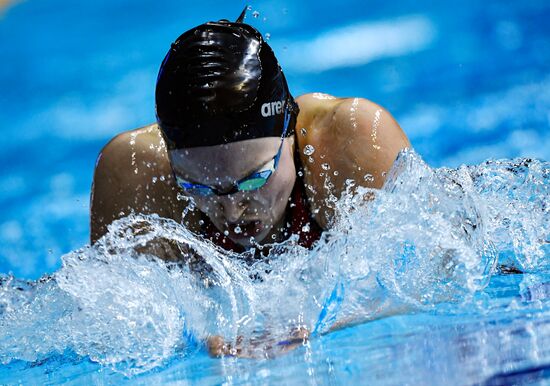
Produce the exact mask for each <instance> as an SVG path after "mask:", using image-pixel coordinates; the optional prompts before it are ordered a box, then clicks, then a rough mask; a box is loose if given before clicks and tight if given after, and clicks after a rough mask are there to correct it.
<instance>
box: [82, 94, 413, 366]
mask: <svg viewBox="0 0 550 386" xmlns="http://www.w3.org/2000/svg"><path fill="white" fill-rule="evenodd" d="M296 102H297V103H298V104H299V106H300V114H299V116H298V120H297V123H296V129H295V130H296V133H295V136H294V137H293V138H288V139H285V141H284V144H283V149H282V155H281V159H280V162H279V165H278V167H277V169H276V171H275V173H274V174H273V175H272V176H271V178H270V179H269V181H268V183H267V184H266V185H265V186H263V187H262V188H260V189H258V190H256V191H254V192H238V193H235V194H232V195H228V196H221V197H209V198H205V197H198V196H193V197H192V198H193V200H194V202H195V204H196V207H197V208H198V209H199V210H195V211H192V212H190V213H188V214H187V215H186V217H185V219H184V220H183V223H184V224H185V225H186V226H187V227H188V228H189V229H190V230H192V231H195V232H198V231H199V230H200V220H201V215H200V211H202V212H203V213H205V214H206V215H207V216H208V217H209V218H210V220H211V221H212V222H213V224H214V225H215V226H216V227H217V228H218V229H219V230H220V232H224V231H227V232H228V237H229V238H230V239H232V240H233V241H234V242H236V243H237V244H241V245H243V246H248V245H249V244H250V242H251V241H250V237H254V239H255V242H258V243H262V242H270V241H272V240H273V239H272V237H274V238H275V239H277V238H278V237H279V236H280V231H279V229H280V228H281V227H282V225H283V224H282V220H283V219H284V216H285V210H286V208H287V203H288V198H289V196H290V194H291V191H292V188H293V186H294V183H295V181H296V165H295V164H294V158H293V154H294V151H295V150H296V151H298V153H299V154H300V162H301V164H302V165H303V167H304V176H303V180H304V183H305V185H306V194H307V198H308V201H309V203H310V210H311V212H312V213H313V217H314V219H315V221H317V223H318V224H319V225H320V226H321V227H322V228H325V229H326V228H328V227H329V224H330V221H331V218H332V216H333V212H332V209H331V207H330V205H327V200H328V198H329V197H331V196H334V197H339V196H340V195H341V193H342V192H343V191H344V189H345V181H346V180H348V179H352V180H354V181H355V182H356V184H357V185H361V186H365V187H369V188H380V187H382V185H383V184H384V180H385V173H387V172H388V171H389V169H390V168H391V166H392V164H393V161H394V160H395V158H396V156H397V154H398V152H399V151H400V150H401V149H403V148H406V147H410V143H409V141H408V139H407V137H406V135H405V133H404V132H403V131H402V130H401V128H400V127H399V125H398V124H397V122H396V121H395V120H394V119H393V117H392V116H391V115H390V114H389V113H388V112H387V111H386V110H384V109H383V108H382V107H380V106H378V105H377V104H375V103H373V102H370V101H368V100H366V99H362V98H335V97H332V96H330V95H326V94H318V93H314V94H306V95H302V96H300V97H299V98H297V99H296ZM279 145H280V139H278V138H261V139H255V140H247V141H240V142H235V143H231V144H228V145H220V146H210V147H207V148H206V147H205V148H193V149H187V151H186V150H176V151H170V152H169V151H167V149H166V145H165V143H164V140H163V138H162V135H161V133H160V131H159V128H158V127H157V125H156V124H152V125H149V126H146V127H142V128H139V129H135V130H131V131H128V132H125V133H121V134H119V135H117V136H116V137H115V138H113V139H112V140H111V141H110V142H109V143H108V144H107V145H106V146H105V147H104V148H103V150H102V151H101V153H100V155H99V157H98V160H97V164H96V169H95V174H94V182H93V186H92V194H91V216H90V221H91V235H90V238H91V242H92V243H95V242H96V241H97V240H98V239H99V238H100V237H101V236H102V235H104V234H105V233H106V231H107V226H108V225H109V224H110V223H111V222H113V221H114V220H116V219H118V218H121V217H124V216H127V215H128V214H130V213H143V214H158V215H159V216H161V217H165V218H171V219H173V220H175V221H177V222H179V223H181V222H182V213H183V211H184V209H185V208H186V206H187V205H188V203H187V201H186V200H182V199H181V195H182V194H185V192H183V191H182V190H181V189H180V188H179V187H178V185H177V184H176V181H175V178H174V174H173V173H174V172H175V173H177V174H178V175H179V176H180V177H182V178H184V179H187V180H189V182H195V183H201V184H204V185H210V186H212V187H214V188H216V189H218V190H220V191H226V190H229V189H230V187H231V186H232V185H233V183H234V182H235V181H237V180H240V179H241V178H242V177H244V176H246V175H248V174H249V173H250V172H252V171H254V170H256V169H257V168H258V167H260V166H262V165H263V164H265V163H266V162H267V161H269V160H270V159H271V158H273V156H274V155H275V154H276V152H277V149H278V146H279ZM309 146H312V147H313V149H314V150H313V152H311V150H309V151H305V152H304V149H306V147H307V148H308V149H309ZM295 147H297V149H295ZM305 153H307V154H305ZM172 166H173V167H174V169H175V170H174V171H173V170H172ZM327 182H328V183H327ZM300 183H301V182H300ZM237 226H239V227H240V228H241V232H237V231H236V230H235V228H236V227H237ZM174 250H175V251H176V252H174ZM148 252H149V253H153V254H155V255H157V256H159V257H160V258H163V259H166V260H178V259H179V256H178V252H179V250H178V249H174V248H171V247H170V245H169V240H168V243H163V242H158V243H156V244H155V245H154V246H152V247H151V248H150V249H149V250H148ZM308 337H309V333H308V331H307V330H305V329H303V328H300V329H298V330H296V331H295V332H292V331H291V332H289V339H287V340H286V341H284V342H279V343H273V342H271V341H270V340H269V339H267V340H266V341H265V342H264V341H257V342H247V343H246V344H244V341H243V340H242V339H240V340H239V339H238V340H237V342H236V343H235V344H233V343H231V342H229V343H228V342H226V341H225V340H224V338H223V337H220V336H211V337H210V338H209V339H208V340H207V347H208V350H209V352H210V354H211V355H213V356H223V355H236V356H255V355H258V352H260V355H261V356H262V357H263V356H264V354H265V353H266V352H268V353H272V354H274V355H275V354H277V353H283V352H286V351H288V350H290V349H292V348H295V347H299V346H300V345H301V344H303V342H305V341H306V340H307V339H308ZM258 349H260V350H259V351H258Z"/></svg>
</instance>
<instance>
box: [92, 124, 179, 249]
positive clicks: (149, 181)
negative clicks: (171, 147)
mask: <svg viewBox="0 0 550 386" xmlns="http://www.w3.org/2000/svg"><path fill="white" fill-rule="evenodd" d="M136 133H138V135H137V136H136ZM151 146H153V149H151V148H150V147H151ZM184 205H185V204H184V203H182V202H181V201H178V199H177V187H176V185H175V182H174V181H173V177H172V173H171V170H170V166H169V162H168V157H167V155H166V150H165V148H164V147H163V146H162V144H161V143H160V142H159V139H158V138H157V136H155V134H154V133H151V132H149V131H147V130H144V129H138V130H134V131H130V132H126V133H122V134H119V135H118V136H116V137H115V138H113V139H112V140H111V141H110V142H109V143H108V144H107V145H106V146H105V147H104V148H103V150H102V151H101V153H100V154H99V157H98V160H97V163H96V168H95V172H94V180H93V185H92V192H91V197H90V229H91V232H90V239H91V242H92V243H95V242H96V241H97V240H98V239H99V238H100V237H101V236H103V235H104V234H105V233H106V232H107V226H108V225H109V224H110V223H112V222H113V221H114V220H116V219H118V218H122V217H125V216H127V215H129V214H130V213H142V214H153V213H156V214H158V215H159V216H161V217H164V218H172V219H174V220H176V221H178V222H180V221H181V213H182V211H183V207H184Z"/></svg>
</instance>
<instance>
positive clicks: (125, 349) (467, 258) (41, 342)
mask: <svg viewBox="0 0 550 386" xmlns="http://www.w3.org/2000/svg"><path fill="white" fill-rule="evenodd" d="M549 170H550V169H549V165H548V163H546V162H541V161H535V160H503V161H488V162H486V163H483V164H480V165H477V166H470V167H467V166H464V167H461V168H458V169H446V168H441V169H432V168H430V167H429V166H428V165H426V164H425V163H424V162H423V161H422V159H421V158H420V157H419V156H418V155H417V154H416V153H414V152H413V151H404V152H402V153H400V155H399V157H398V159H397V160H396V162H395V164H394V166H393V168H392V170H391V172H390V173H389V174H388V177H387V181H386V184H385V186H384V188H383V189H382V190H373V189H366V188H361V187H358V186H357V184H356V182H355V181H348V182H347V184H346V185H347V187H348V189H347V192H346V194H344V195H343V196H342V198H340V199H339V200H337V201H336V202H334V203H331V205H333V206H334V207H335V209H336V214H337V215H336V219H335V221H334V223H333V225H332V227H331V230H330V231H327V232H325V233H324V234H323V237H322V239H321V240H320V241H319V242H318V243H317V245H316V246H315V247H314V248H313V249H312V250H307V249H304V248H302V247H300V246H299V245H297V238H296V237H291V238H290V239H289V240H287V241H286V242H284V243H281V244H274V245H273V247H272V249H271V251H270V252H269V254H268V256H267V258H266V259H265V260H254V251H249V252H247V253H244V254H241V255H238V254H233V253H230V252H227V251H224V250H221V249H219V248H217V247H216V246H214V245H212V244H211V243H210V242H208V241H206V240H203V239H202V238H200V237H196V236H195V235H193V234H192V233H190V232H189V231H188V230H187V229H186V228H185V227H183V226H181V225H179V224H177V223H175V222H174V221H171V220H167V219H162V218H159V217H157V216H138V215H131V216H129V217H126V218H124V219H121V220H118V221H116V222H114V223H113V224H111V226H110V227H109V232H108V233H107V234H106V235H105V236H104V237H103V238H102V239H101V240H100V241H99V242H97V243H96V244H95V245H94V246H93V247H89V246H88V247H84V248H82V249H79V250H76V251H74V252H71V253H69V254H67V255H65V256H63V267H62V268H61V269H60V270H59V271H58V272H56V273H55V274H54V275H52V276H51V277H44V278H43V279H41V280H39V281H36V282H32V281H29V282H27V281H22V280H18V279H15V278H13V277H10V276H2V277H1V278H0V327H1V328H0V361H1V362H2V363H9V362H10V361H12V360H15V359H20V360H25V361H30V362H35V361H38V360H41V359H43V358H46V357H48V356H51V355H53V354H56V353H60V354H62V353H65V352H67V351H72V352H74V353H76V354H77V355H79V356H82V357H88V358H90V359H91V360H93V361H96V362H99V363H101V364H103V365H108V366H111V367H113V368H115V369H116V370H118V371H121V372H123V373H124V374H127V375H132V374H136V373H140V372H143V371H147V370H149V369H152V368H155V367H158V366H160V365H162V364H163V363H165V362H166V361H167V360H169V359H170V358H173V357H174V356H184V355H186V353H187V352H188V350H193V349H194V348H195V347H197V346H196V342H202V341H204V340H205V339H206V338H207V337H208V336H210V335H221V336H223V337H224V338H225V339H226V340H228V341H233V342H235V341H236V340H237V339H238V337H239V336H243V337H245V338H246V339H245V340H246V342H247V344H248V348H249V351H250V353H251V354H262V353H263V352H264V351H265V350H266V347H277V342H279V341H282V340H286V339H287V338H288V337H289V334H291V331H293V330H294V329H296V328H299V327H302V328H306V329H308V330H309V331H310V332H311V333H312V334H313V335H316V334H324V333H327V332H328V331H329V330H331V329H333V328H337V327H339V326H342V325H346V324H350V323H360V322H364V321H366V320H372V319H376V318H380V317H384V316H387V315H392V314H395V313H399V312H409V311H414V310H429V309H433V308H434V307H436V304H438V303H440V302H455V303H459V304H460V303H463V304H468V302H469V300H470V299H471V298H472V297H473V296H474V295H475V294H476V293H477V292H478V291H479V290H480V289H482V288H484V286H486V284H487V283H488V281H489V280H490V277H491V275H492V274H493V272H494V270H495V266H496V264H497V261H498V260H499V259H500V260H501V262H502V261H504V262H506V263H507V264H514V265H515V266H517V267H518V268H521V269H523V270H528V271H537V270H538V271H541V270H548V268H549V267H548V263H547V260H548V259H547V257H548V239H549V235H548V232H549V231H548V229H549V227H548V225H549V224H548V222H549V218H550V216H549V214H548V210H549V209H548V202H550V201H549V200H548V198H549V191H548V186H549V185H548V182H549V181H548V180H549ZM373 197H375V199H374V200H373ZM158 254H162V255H164V256H166V257H167V258H171V259H173V260H178V259H179V261H178V262H177V263H164V262H160V261H158V260H157V259H155V258H154V255H158ZM197 256H202V257H203V258H202V259H199V258H197Z"/></svg>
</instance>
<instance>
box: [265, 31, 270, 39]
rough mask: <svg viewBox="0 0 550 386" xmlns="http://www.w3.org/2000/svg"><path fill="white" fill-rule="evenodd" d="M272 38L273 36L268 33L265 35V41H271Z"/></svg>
mask: <svg viewBox="0 0 550 386" xmlns="http://www.w3.org/2000/svg"><path fill="white" fill-rule="evenodd" d="M270 38H271V34H270V33H269V32H268V33H266V34H265V40H269V39H270Z"/></svg>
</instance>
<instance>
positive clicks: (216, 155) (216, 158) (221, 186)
mask: <svg viewBox="0 0 550 386" xmlns="http://www.w3.org/2000/svg"><path fill="white" fill-rule="evenodd" d="M280 145H281V140H280V139H279V138H275V137H273V138H256V139H250V140H245V141H238V142H233V143H229V144H226V145H216V146H207V147H196V148H188V149H179V150H171V151H170V152H169V155H170V160H171V162H172V167H173V169H174V173H175V174H176V175H177V176H179V177H180V178H182V179H184V180H185V181H188V182H191V183H195V184H201V185H206V186H210V187H212V188H214V189H216V190H217V191H219V192H228V191H230V190H231V189H232V188H233V187H234V186H235V182H236V181H240V180H241V179H243V178H244V177H247V176H249V175H250V174H252V173H254V172H255V171H258V170H261V169H262V166H264V165H265V164H266V163H268V162H269V161H271V160H272V159H273V157H274V156H275V154H276V153H277V151H278V150H279V146H280ZM293 149H294V138H293V137H290V138H286V139H285V140H284V141H283V145H282V149H281V156H280V159H279V164H278V166H277V168H276V169H275V172H274V173H273V174H272V175H271V177H269V179H268V181H267V183H266V184H265V185H264V186H262V187H261V188H259V189H256V190H250V191H239V192H236V193H233V194H229V195H222V196H216V195H214V196H201V195H198V194H192V193H191V192H189V191H187V192H185V194H186V195H187V196H189V197H191V198H192V199H193V200H194V202H195V204H196V206H197V207H198V209H200V210H201V211H202V212H203V213H205V214H206V215H207V216H208V217H209V218H210V220H211V221H212V223H213V224H214V225H215V226H216V228H218V229H219V230H220V232H221V233H224V232H227V233H228V237H229V238H230V239H231V240H233V241H234V242H236V243H237V244H240V245H243V246H249V245H251V244H252V242H253V241H255V242H258V243H259V242H262V241H264V240H265V239H266V236H268V235H269V234H270V233H271V232H272V231H273V228H274V227H279V226H281V225H282V221H283V220H284V214H285V209H286V206H287V204H288V200H289V197H290V194H291V192H292V188H293V187H294V181H295V179H296V169H295V166H294V158H293ZM237 227H238V228H237ZM235 228H237V231H235ZM239 228H240V232H239ZM251 238H253V240H252V241H251ZM265 241H266V242H269V241H271V240H265Z"/></svg>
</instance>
